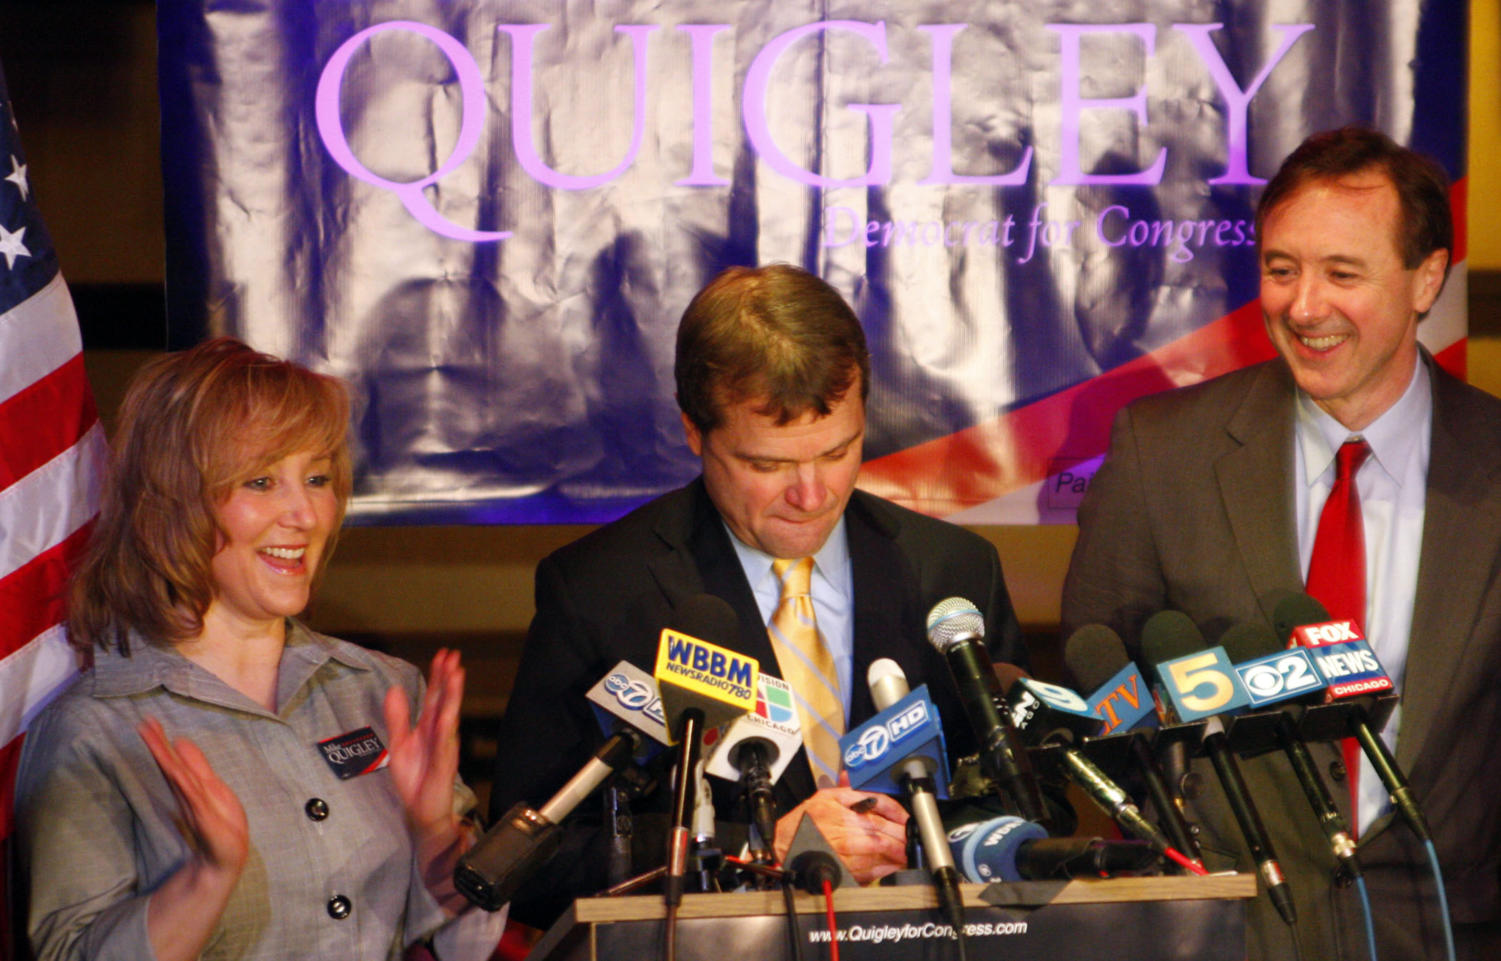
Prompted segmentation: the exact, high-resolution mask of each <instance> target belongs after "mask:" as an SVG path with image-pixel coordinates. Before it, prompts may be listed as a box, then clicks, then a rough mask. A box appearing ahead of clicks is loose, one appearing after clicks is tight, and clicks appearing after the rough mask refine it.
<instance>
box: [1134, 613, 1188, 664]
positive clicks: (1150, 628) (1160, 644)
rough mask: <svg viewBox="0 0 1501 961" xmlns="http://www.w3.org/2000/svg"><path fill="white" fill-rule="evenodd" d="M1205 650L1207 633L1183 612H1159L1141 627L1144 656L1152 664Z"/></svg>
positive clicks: (1142, 653) (1142, 652)
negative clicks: (1205, 635)
mask: <svg viewBox="0 0 1501 961" xmlns="http://www.w3.org/2000/svg"><path fill="white" fill-rule="evenodd" d="M1203 649H1204V635H1203V634H1202V633H1200V632H1199V628H1198V627H1197V626H1196V625H1195V624H1194V622H1193V621H1192V620H1190V619H1189V616H1188V615H1187V614H1184V613H1183V612H1182V611H1158V612H1157V613H1156V614H1153V615H1152V616H1151V617H1149V618H1147V622H1146V624H1144V625H1142V628H1141V655H1142V657H1143V658H1144V659H1145V660H1146V662H1147V663H1148V664H1150V665H1152V666H1153V667H1155V666H1157V665H1158V664H1161V663H1162V662H1163V661H1171V660H1174V659H1176V658H1180V657H1187V656H1188V655H1190V654H1195V653H1197V652H1199V651H1201V650H1203Z"/></svg>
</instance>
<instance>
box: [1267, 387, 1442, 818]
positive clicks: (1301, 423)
mask: <svg viewBox="0 0 1501 961" xmlns="http://www.w3.org/2000/svg"><path fill="white" fill-rule="evenodd" d="M1295 434H1296V444H1295V445H1294V446H1295V448H1296V465H1295V474H1294V476H1295V477H1297V478H1299V479H1300V481H1301V483H1298V484H1295V485H1294V487H1295V488H1296V491H1297V512H1298V513H1297V523H1298V557H1299V559H1300V560H1301V562H1302V565H1303V575H1304V579H1305V581H1306V580H1307V575H1308V564H1309V561H1310V560H1311V559H1312V557H1313V542H1314V539H1315V537H1316V536H1317V534H1318V526H1319V515H1320V514H1321V513H1322V512H1323V509H1324V501H1325V500H1327V499H1328V497H1329V489H1330V488H1331V487H1332V486H1333V485H1334V455H1335V452H1336V451H1337V450H1338V449H1339V446H1340V445H1341V444H1343V443H1344V442H1345V441H1346V440H1347V439H1350V438H1353V437H1364V438H1365V440H1366V443H1367V444H1369V445H1370V447H1371V456H1370V457H1368V458H1366V462H1365V463H1364V464H1362V465H1361V468H1360V470H1359V471H1358V472H1357V473H1356V475H1355V486H1356V488H1357V489H1358V490H1359V491H1360V512H1361V516H1362V520H1363V521H1364V529H1365V553H1366V611H1365V624H1364V629H1365V635H1366V640H1367V641H1368V642H1369V643H1370V645H1371V649H1372V650H1373V651H1375V652H1376V657H1377V659H1378V660H1380V661H1381V666H1382V667H1384V668H1385V669H1386V673H1387V674H1388V675H1390V677H1391V679H1392V683H1393V684H1395V685H1396V687H1397V690H1398V691H1400V690H1401V689H1402V679H1403V675H1404V674H1405V672H1406V668H1407V652H1408V644H1409V639H1410V635H1411V633H1412V611H1413V604H1414V602H1415V600H1416V597H1417V589H1418V560H1419V557H1420V555H1421V553H1422V546H1423V513H1424V509H1425V498H1426V495H1427V488H1428V452H1429V447H1430V442H1431V440H1432V437H1433V391H1432V387H1431V378H1430V377H1429V374H1428V368H1427V367H1426V366H1424V364H1423V362H1422V361H1421V360H1419V361H1418V363H1417V369H1416V371H1415V372H1414V374H1413V377H1412V380H1411V382H1409V383H1408V385H1407V390H1406V391H1405V392H1404V393H1403V394H1402V396H1401V398H1400V399H1398V401H1397V402H1396V403H1395V404H1393V405H1392V406H1391V407H1390V408H1389V409H1388V410H1387V411H1386V412H1385V413H1383V414H1382V415H1381V416H1380V417H1378V418H1376V420H1375V421H1374V422H1373V423H1372V424H1370V425H1369V426H1368V427H1366V429H1365V430H1363V431H1360V432H1358V433H1352V432H1351V431H1350V430H1349V429H1348V428H1346V427H1345V426H1343V425H1342V424H1340V423H1339V421H1337V420H1335V419H1334V418H1333V417H1331V416H1329V415H1328V414H1327V413H1325V412H1324V411H1323V410H1321V409H1319V407H1318V405H1316V404H1315V403H1314V402H1313V400H1312V399H1311V398H1309V397H1308V396H1307V395H1306V394H1304V393H1303V392H1302V391H1299V392H1298V404H1297V421H1296V428H1295ZM1401 721H1402V712H1401V708H1400V707H1399V708H1398V709H1397V710H1396V711H1395V712H1393V714H1392V717H1391V720H1390V721H1388V722H1387V724H1386V728H1385V730H1384V731H1383V732H1382V735H1381V736H1382V740H1384V741H1386V744H1387V746H1388V747H1390V748H1392V750H1393V751H1395V750H1396V746H1397V731H1398V728H1399V726H1400V724H1401ZM1388 806H1389V801H1388V798H1387V793H1386V788H1385V787H1384V786H1383V785H1382V784H1381V779H1380V778H1378V777H1377V776H1376V773H1375V771H1373V770H1372V769H1371V765H1370V764H1369V763H1366V762H1364V760H1362V763H1361V765H1360V817H1359V822H1360V823H1359V829H1360V830H1361V831H1362V832H1364V831H1365V829H1366V828H1367V827H1368V826H1369V825H1370V824H1371V822H1372V821H1374V820H1375V819H1376V818H1377V817H1378V816H1380V815H1381V813H1382V812H1384V811H1385V810H1386V809H1387V807H1388Z"/></svg>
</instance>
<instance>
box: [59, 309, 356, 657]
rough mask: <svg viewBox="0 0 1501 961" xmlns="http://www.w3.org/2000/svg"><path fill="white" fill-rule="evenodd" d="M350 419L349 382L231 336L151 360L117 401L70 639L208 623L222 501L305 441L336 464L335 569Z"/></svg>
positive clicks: (167, 631) (193, 628)
mask: <svg viewBox="0 0 1501 961" xmlns="http://www.w3.org/2000/svg"><path fill="white" fill-rule="evenodd" d="M348 424H349V395H348V393H347V391H346V390H345V388H344V384H343V382H342V381H339V380H338V379H336V378H334V377H328V376H325V375H323V374H317V373H314V372H313V371H310V370H308V369H307V368H305V367H301V366H298V365H297V364H294V363H291V362H289V361H285V360H281V359H280V358H277V357H273V356H271V355H270V354H263V353H260V352H259V351H255V350H252V349H251V348H249V347H247V346H246V345H244V344H242V343H240V342H239V341H237V340H234V339H232V338H229V337H220V338H216V339H214V340H210V341H207V342H205V343H202V344H199V345H198V346H197V347H193V348H191V349H190V350H185V351H182V352H180V353H175V354H168V355H166V356H164V357H160V358H157V359H155V360H153V361H151V362H150V363H148V364H147V365H146V366H144V367H142V368H141V370H140V371H139V372H138V373H137V374H136V376H135V378H134V379H133V380H132V381H131V384H130V387H129V388H128V389H127V390H126V393H125V400H124V401H123V403H122V404H121V407H120V416H119V423H118V426H117V427H116V429H115V436H114V439H113V441H112V443H111V444H110V470H109V472H108V475H107V477H106V480H105V485H104V493H103V497H102V499H101V503H100V508H99V517H98V518H97V519H96V521H95V524H94V530H93V533H92V535H91V537H90V540H89V545H88V548H87V550H86V551H85V553H84V557H83V560H82V563H81V564H80V565H79V568H78V571H77V572H76V574H75V575H74V578H73V583H72V585H71V591H70V596H69V603H68V636H69V641H70V643H72V645H73V646H74V647H75V648H77V649H78V650H79V651H81V652H85V653H87V652H89V651H92V650H93V648H94V646H95V645H98V646H99V647H100V648H102V649H106V650H107V649H109V648H110V647H111V646H113V647H117V648H118V649H119V650H120V652H121V653H122V654H129V653H130V649H129V642H128V638H129V636H130V635H131V634H132V633H134V634H137V635H139V636H140V637H143V638H145V639H147V640H149V641H151V642H153V643H169V642H173V641H177V640H181V639H184V638H188V637H192V636H194V635H196V634H197V633H198V632H199V631H201V630H202V629H203V615H204V612H205V611H207V610H208V607H209V603H210V602H211V601H212V600H213V599H214V582H213V574H212V568H211V561H212V559H213V556H214V554H215V552H216V551H217V550H218V549H219V545H220V531H219V526H218V523H217V521H216V520H215V517H214V511H215V508H216V507H217V506H218V505H220V504H222V503H223V502H224V500H225V498H227V497H228V496H229V493H230V491H231V490H232V489H233V488H234V486H235V485H236V484H239V483H242V482H243V481H245V480H247V479H249V478H250V477H252V476H254V474H255V473H256V472H257V471H259V470H261V469H263V468H264V467H266V466H268V465H270V464H273V463H275V462H276V461H278V460H280V459H282V458H283V457H286V456H287V455H289V454H292V453H295V452H298V451H305V450H311V451H315V452H317V453H318V454H319V455H322V456H327V457H328V458H329V459H330V461H332V468H331V476H330V479H331V481H332V487H333V491H334V494H335V495H336V497H337V499H338V504H339V509H338V516H337V519H336V523H335V530H334V532H333V533H331V534H330V537H329V542H328V546H327V549H326V550H325V551H324V554H323V557H324V562H325V563H324V566H326V561H327V558H328V557H329V556H330V555H331V554H332V552H333V548H334V541H335V539H336V535H337V528H338V524H337V521H342V520H343V517H344V508H345V505H346V504H347V503H348V500H349V492H350V488H351V485H352V480H351V477H350V466H349V445H348Z"/></svg>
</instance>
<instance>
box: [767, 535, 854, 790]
mask: <svg viewBox="0 0 1501 961" xmlns="http://www.w3.org/2000/svg"><path fill="white" fill-rule="evenodd" d="M771 569H772V572H773V573H775V574H776V576H777V578H778V579H779V580H780V581H781V582H782V599H781V601H780V602H779V603H778V604H777V609H776V612H775V613H774V614H772V616H771V623H770V624H769V625H767V633H769V634H770V635H771V647H772V650H774V651H775V652H776V655H777V664H779V665H780V666H781V668H782V680H784V681H786V682H787V683H788V684H790V685H791V686H792V693H793V695H794V696H795V697H796V698H797V708H798V716H799V718H800V719H801V721H802V725H803V746H804V747H806V748H807V750H808V761H809V763H810V764H811V765H812V767H813V778H814V780H815V781H816V782H817V783H818V786H819V787H833V786H834V785H835V784H836V783H838V781H839V736H840V735H841V734H843V733H844V699H843V698H841V697H840V696H839V673H838V672H837V671H836V670H835V669H834V657H833V655H832V654H830V653H829V649H828V648H827V647H825V646H824V643H823V638H821V637H819V636H818V624H817V622H816V620H815V617H814V613H813V594H812V590H811V582H812V579H813V558H811V557H804V558H801V559H799V560H775V561H772V564H771Z"/></svg>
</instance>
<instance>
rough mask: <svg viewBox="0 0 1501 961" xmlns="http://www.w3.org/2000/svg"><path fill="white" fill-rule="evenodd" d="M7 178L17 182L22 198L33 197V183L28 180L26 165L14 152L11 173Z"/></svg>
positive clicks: (14, 182)
mask: <svg viewBox="0 0 1501 961" xmlns="http://www.w3.org/2000/svg"><path fill="white" fill-rule="evenodd" d="M5 179H6V180H9V181H10V182H11V183H13V184H15V185H16V188H17V189H19V190H20V191H21V199H22V200H27V199H29V198H30V197H31V184H29V183H27V182H26V165H25V164H23V163H21V161H19V160H17V159H16V157H15V155H14V154H12V155H11V158H10V173H9V174H7V175H6V177H5Z"/></svg>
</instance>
